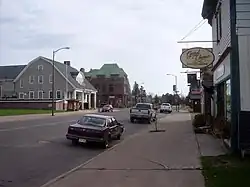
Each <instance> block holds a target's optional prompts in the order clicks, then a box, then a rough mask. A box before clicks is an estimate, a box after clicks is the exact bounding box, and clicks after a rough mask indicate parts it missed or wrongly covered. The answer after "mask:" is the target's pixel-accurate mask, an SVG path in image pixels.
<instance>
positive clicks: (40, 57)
mask: <svg viewBox="0 0 250 187" xmlns="http://www.w3.org/2000/svg"><path fill="white" fill-rule="evenodd" d="M39 59H42V60H44V61H46V62H48V63H50V64H51V65H53V64H52V62H51V61H49V60H48V59H46V58H44V57H42V56H39V57H37V58H35V59H33V60H32V61H30V62H29V63H28V64H27V65H26V66H25V68H23V70H22V71H21V72H20V73H19V75H18V76H17V77H16V78H15V79H14V81H13V82H16V81H18V79H20V77H21V76H22V75H23V74H24V73H25V71H26V70H27V69H28V68H29V67H30V66H31V65H32V64H33V63H34V62H36V61H38V60H39ZM55 70H56V71H57V72H59V73H60V74H61V75H62V76H63V78H65V80H66V81H67V82H68V83H69V84H70V85H71V86H72V87H73V88H74V89H76V87H75V85H74V84H73V83H72V82H70V81H69V80H68V79H67V77H65V76H64V75H63V73H62V72H61V71H60V70H59V69H58V68H57V67H56V66H55Z"/></svg>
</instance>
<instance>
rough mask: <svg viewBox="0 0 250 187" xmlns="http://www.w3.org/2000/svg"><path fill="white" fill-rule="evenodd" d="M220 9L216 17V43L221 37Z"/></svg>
mask: <svg viewBox="0 0 250 187" xmlns="http://www.w3.org/2000/svg"><path fill="white" fill-rule="evenodd" d="M221 20H222V19H221V8H219V10H218V13H217V15H216V32H217V41H218V42H219V41H220V40H221V37H222V23H221Z"/></svg>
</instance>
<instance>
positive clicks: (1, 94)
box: [0, 86, 3, 98]
mask: <svg viewBox="0 0 250 187" xmlns="http://www.w3.org/2000/svg"><path fill="white" fill-rule="evenodd" d="M1 97H3V87H2V86H0V98H1Z"/></svg>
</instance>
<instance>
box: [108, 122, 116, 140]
mask: <svg viewBox="0 0 250 187" xmlns="http://www.w3.org/2000/svg"><path fill="white" fill-rule="evenodd" d="M108 128H109V133H110V136H111V138H113V137H115V136H116V131H117V129H116V126H115V125H114V123H113V121H112V118H110V119H108Z"/></svg>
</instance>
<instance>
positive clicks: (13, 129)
mask: <svg viewBox="0 0 250 187" xmlns="http://www.w3.org/2000/svg"><path fill="white" fill-rule="evenodd" d="M73 122H76V120H72V121H60V122H53V123H45V124H39V125H32V126H22V127H15V128H8V129H0V132H10V131H16V130H25V129H30V128H36V127H46V126H55V125H58V124H62V123H73Z"/></svg>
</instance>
